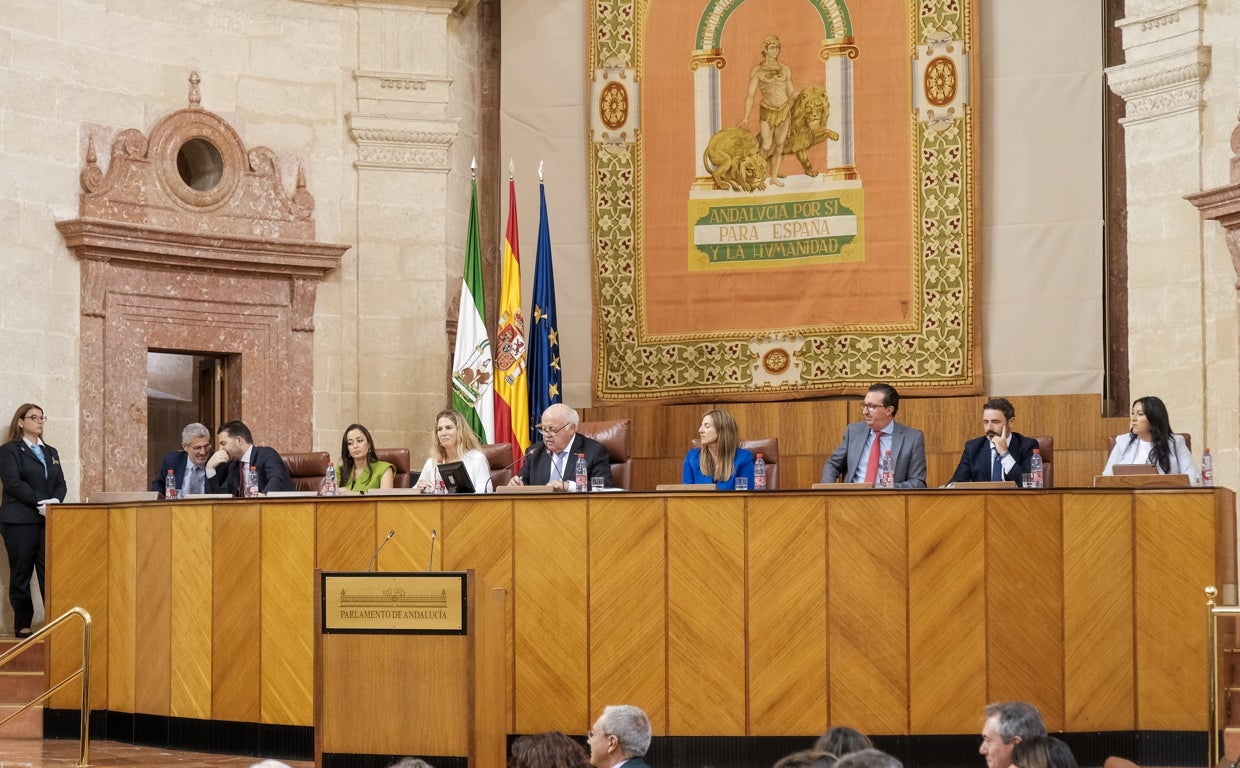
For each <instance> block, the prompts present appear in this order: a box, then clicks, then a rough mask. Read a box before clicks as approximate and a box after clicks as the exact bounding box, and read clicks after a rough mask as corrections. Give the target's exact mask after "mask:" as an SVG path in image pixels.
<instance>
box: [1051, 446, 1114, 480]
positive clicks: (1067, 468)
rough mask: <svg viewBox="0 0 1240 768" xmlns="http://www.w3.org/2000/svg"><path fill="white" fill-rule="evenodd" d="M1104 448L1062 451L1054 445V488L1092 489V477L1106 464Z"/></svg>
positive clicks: (1100, 471) (1098, 473)
mask: <svg viewBox="0 0 1240 768" xmlns="http://www.w3.org/2000/svg"><path fill="white" fill-rule="evenodd" d="M1105 448H1106V446H1105V444H1104V445H1103V449H1102V450H1088V451H1062V450H1060V449H1059V445H1058V444H1056V445H1055V487H1056V488H1092V487H1093V485H1094V477H1095V476H1097V475H1101V474H1102V469H1103V467H1105V466H1106V464H1107V452H1106V450H1105Z"/></svg>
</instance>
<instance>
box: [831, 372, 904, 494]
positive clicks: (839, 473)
mask: <svg viewBox="0 0 1240 768" xmlns="http://www.w3.org/2000/svg"><path fill="white" fill-rule="evenodd" d="M899 410H900V394H899V393H898V392H896V390H895V388H894V387H892V386H891V385H890V384H874V385H872V386H871V387H870V391H868V392H866V393H865V400H864V401H863V402H862V403H861V415H862V417H863V418H864V419H865V420H864V421H857V422H853V423H852V424H849V425H848V428H847V429H845V430H844V440H843V441H842V442H841V443H840V447H839V448H836V449H835V453H832V454H831V458H829V459H827V463H826V464H824V465H823V466H822V482H824V483H834V482H836V480H837V478H838V479H841V480H843V482H845V483H873V482H875V481H876V479H877V474H878V467H879V464H880V459H881V457H882V454H883V453H884V452H886V451H890V452H891V458H892V460H893V461H892V470H893V472H892V475H893V478H894V481H895V487H896V488H925V487H926V438H925V436H924V435H922V433H921V430H919V429H913V428H912V427H906V426H904V425H903V424H897V423H896V421H895V418H896V413H898V412H899ZM876 440H877V441H878V446H879V447H878V449H877V453H876V451H875V449H874V444H875V441H876Z"/></svg>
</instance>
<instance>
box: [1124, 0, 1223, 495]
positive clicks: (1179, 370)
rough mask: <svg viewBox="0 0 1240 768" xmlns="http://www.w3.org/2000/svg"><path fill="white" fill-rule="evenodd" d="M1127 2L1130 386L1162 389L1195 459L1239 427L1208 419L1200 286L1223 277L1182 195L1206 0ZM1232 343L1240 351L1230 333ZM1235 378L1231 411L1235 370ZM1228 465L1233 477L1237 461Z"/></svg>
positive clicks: (1198, 138) (1198, 106)
mask: <svg viewBox="0 0 1240 768" xmlns="http://www.w3.org/2000/svg"><path fill="white" fill-rule="evenodd" d="M1124 10H1125V13H1126V14H1127V15H1126V16H1125V18H1123V19H1121V20H1120V21H1118V22H1116V23H1117V25H1118V26H1119V28H1120V29H1121V31H1122V34H1123V41H1124V55H1125V63H1124V64H1121V65H1118V66H1115V67H1110V68H1108V69H1107V70H1106V76H1107V83H1108V85H1109V86H1110V87H1111V90H1112V91H1114V92H1115V93H1116V94H1117V95H1119V96H1121V97H1122V98H1123V99H1124V102H1125V116H1124V117H1123V118H1122V119H1121V120H1120V122H1121V124H1122V125H1123V126H1124V140H1125V151H1126V156H1127V174H1128V187H1127V193H1128V332H1129V366H1130V370H1131V395H1132V397H1133V398H1136V397H1141V396H1143V395H1157V396H1159V397H1161V398H1162V399H1163V400H1164V401H1165V402H1166V404H1167V408H1168V410H1169V412H1170V415H1171V425H1172V427H1173V428H1174V429H1175V430H1176V431H1179V432H1190V433H1191V434H1192V436H1193V449H1194V453H1195V454H1196V455H1197V456H1198V457H1199V456H1200V455H1201V451H1202V448H1203V447H1205V446H1208V445H1211V444H1212V443H1213V442H1215V441H1214V440H1212V439H1211V438H1212V437H1218V438H1219V440H1220V442H1221V440H1222V435H1223V433H1224V432H1225V431H1229V432H1230V434H1231V436H1232V437H1231V438H1230V439H1228V440H1227V442H1228V443H1234V435H1235V424H1234V423H1233V424H1230V425H1228V426H1227V427H1226V429H1224V425H1223V424H1220V423H1214V422H1213V416H1214V415H1215V412H1216V406H1217V404H1218V403H1217V402H1216V398H1218V397H1220V395H1221V390H1220V387H1219V386H1217V384H1219V383H1220V382H1215V381H1211V378H1212V376H1213V374H1212V372H1211V370H1210V369H1209V368H1208V366H1207V361H1208V360H1210V359H1212V358H1211V356H1212V354H1213V353H1215V352H1216V350H1214V349H1212V342H1211V339H1210V338H1209V332H1208V328H1207V322H1208V318H1209V316H1210V315H1211V313H1212V311H1213V310H1214V308H1213V307H1211V306H1210V305H1209V302H1208V299H1207V297H1206V296H1205V294H1204V290H1203V289H1204V286H1205V285H1206V284H1207V283H1208V282H1209V281H1210V280H1213V279H1216V275H1214V274H1213V271H1212V266H1211V264H1210V262H1209V260H1207V259H1204V258H1203V242H1202V229H1201V224H1200V220H1199V217H1198V215H1197V212H1196V211H1194V210H1193V209H1192V207H1191V206H1188V205H1185V204H1184V203H1183V202H1182V198H1183V196H1184V195H1186V194H1189V193H1192V192H1196V191H1198V190H1200V189H1201V187H1202V170H1201V169H1202V161H1203V133H1202V128H1203V122H1204V117H1203V111H1204V109H1205V105H1206V102H1205V99H1204V90H1205V82H1206V79H1207V76H1208V74H1209V71H1210V47H1209V46H1207V45H1204V44H1203V42H1202V40H1203V34H1202V33H1203V28H1204V24H1205V20H1204V11H1205V0H1128V3H1127V4H1126V6H1125V9H1124ZM1231 347H1232V348H1231V352H1230V354H1231V355H1233V356H1234V354H1235V349H1234V347H1235V339H1232V341H1231ZM1228 379H1229V380H1231V381H1233V385H1232V386H1231V387H1230V388H1231V389H1232V391H1233V394H1232V395H1231V405H1230V407H1231V409H1234V408H1235V395H1234V379H1235V373H1234V371H1232V373H1231V376H1229V377H1228ZM1125 412H1126V410H1125ZM1216 464H1218V460H1217V459H1216ZM1216 471H1217V470H1216ZM1228 474H1229V475H1230V476H1231V477H1232V478H1233V482H1234V478H1235V477H1236V476H1237V472H1236V471H1235V468H1232V469H1231V470H1230V471H1229V473H1228Z"/></svg>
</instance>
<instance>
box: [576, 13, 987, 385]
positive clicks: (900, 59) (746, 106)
mask: <svg viewBox="0 0 1240 768" xmlns="http://www.w3.org/2000/svg"><path fill="white" fill-rule="evenodd" d="M975 3H976V0H919V1H915V0H866V2H858V0H852V2H845V0H589V2H587V3H586V7H587V12H586V15H587V18H588V19H589V34H588V46H589V47H588V50H587V58H586V62H587V68H588V72H587V77H588V78H589V82H590V84H591V95H590V106H591V114H590V120H589V129H590V137H589V174H590V175H589V183H590V196H591V203H592V205H591V222H590V226H591V238H592V244H593V248H594V258H595V275H594V302H595V328H594V342H595V362H594V365H595V367H594V374H595V375H594V389H595V398H596V400H598V401H602V402H607V401H627V400H650V401H655V400H663V401H668V402H675V401H683V402H691V401H705V400H711V399H732V400H745V399H793V398H799V397H812V396H819V395H829V394H844V393H853V392H857V391H862V390H864V389H865V388H866V387H868V386H869V385H870V384H871V383H873V382H874V381H886V382H890V383H892V384H894V385H895V386H896V387H897V388H899V389H900V390H901V391H905V390H915V394H961V393H976V392H978V391H980V387H981V364H980V359H981V354H980V343H981V340H980V334H979V320H978V317H977V307H978V297H977V274H978V272H977V258H978V253H977V241H978V238H977V235H976V227H977V211H976V208H977V194H978V186H977V179H978V177H979V174H978V168H977V161H978V157H977V152H978V148H977V137H978V135H979V129H978V110H977V98H976V97H977V92H978V87H977V84H978V82H979V78H978V75H977V72H976V71H974V70H972V69H971V67H975V66H976V65H977V56H976V55H975V54H974V47H973V46H974V41H975V39H976V21H975V17H974V5H975Z"/></svg>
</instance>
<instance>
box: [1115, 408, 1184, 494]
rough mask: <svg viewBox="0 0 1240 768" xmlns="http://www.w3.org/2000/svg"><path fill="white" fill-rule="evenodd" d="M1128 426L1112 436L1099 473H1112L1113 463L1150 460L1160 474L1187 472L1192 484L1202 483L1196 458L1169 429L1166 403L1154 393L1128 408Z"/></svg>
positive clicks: (1181, 437) (1182, 473)
mask: <svg viewBox="0 0 1240 768" xmlns="http://www.w3.org/2000/svg"><path fill="white" fill-rule="evenodd" d="M1128 425H1129V429H1128V431H1127V432H1125V433H1124V434H1122V435H1118V436H1117V437H1116V438H1115V447H1114V448H1113V449H1111V455H1110V456H1109V457H1107V463H1106V466H1105V467H1103V468H1102V474H1104V475H1111V474H1114V470H1113V469H1112V468H1113V467H1114V466H1115V465H1116V464H1150V465H1152V466H1153V471H1154V472H1157V473H1158V474H1161V475H1188V477H1189V481H1190V482H1191V483H1192V484H1193V485H1200V484H1201V473H1200V472H1198V471H1197V462H1196V461H1194V460H1193V454H1192V452H1191V451H1189V450H1188V444H1187V443H1186V442H1184V438H1183V436H1181V435H1177V434H1176V433H1174V432H1172V431H1171V419H1170V417H1168V415H1167V406H1166V405H1164V404H1163V401H1162V400H1160V399H1159V398H1157V397H1154V396H1153V395H1147V396H1145V397H1138V398H1137V399H1136V400H1134V401H1133V402H1132V410H1131V411H1130V412H1129V419H1128Z"/></svg>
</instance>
